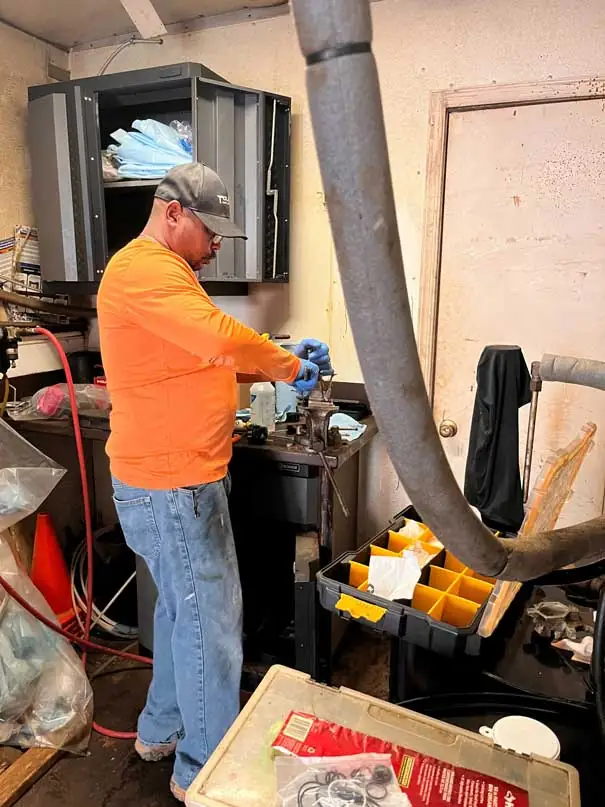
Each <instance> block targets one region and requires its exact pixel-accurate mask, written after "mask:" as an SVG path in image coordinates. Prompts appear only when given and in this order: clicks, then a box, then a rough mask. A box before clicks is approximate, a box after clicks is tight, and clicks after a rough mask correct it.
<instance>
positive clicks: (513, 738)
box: [479, 715, 561, 759]
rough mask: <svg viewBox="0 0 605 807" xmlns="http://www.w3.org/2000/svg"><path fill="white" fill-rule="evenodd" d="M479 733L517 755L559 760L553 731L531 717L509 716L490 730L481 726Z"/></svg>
mask: <svg viewBox="0 0 605 807" xmlns="http://www.w3.org/2000/svg"><path fill="white" fill-rule="evenodd" d="M479 733H480V734H482V735H483V736H484V737H490V738H491V739H492V740H493V741H494V743H495V744H496V745H499V746H501V747H502V748H506V749H508V750H510V751H516V752H517V753H518V754H528V755H530V754H535V755H538V756H541V757H546V759H559V756H560V754H561V744H560V742H559V740H558V738H557V735H556V734H555V733H554V731H551V730H550V729H549V728H548V726H545V725H544V723H540V721H539V720H534V719H533V718H531V717H521V716H520V715H509V716H508V717H503V718H501V719H500V720H497V721H496V722H495V723H494V726H493V728H491V729H490V728H489V727H488V726H481V728H480V729H479Z"/></svg>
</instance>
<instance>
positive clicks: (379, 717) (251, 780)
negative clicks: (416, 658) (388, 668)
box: [187, 666, 580, 807]
mask: <svg viewBox="0 0 605 807" xmlns="http://www.w3.org/2000/svg"><path fill="white" fill-rule="evenodd" d="M291 711H300V712H306V713H309V714H314V715H316V716H317V717H319V718H321V719H323V720H328V721H331V722H334V723H339V724H340V725H343V726H346V727H347V728H350V729H355V730H357V731H361V732H364V733H365V734H369V735H371V736H374V737H379V738H380V739H383V740H387V741H389V742H392V743H395V744H397V745H401V746H404V747H405V748H408V749H413V750H414V751H417V752H420V753H422V754H426V755H427V756H430V757H436V758H437V759H439V760H442V761H444V762H447V763H450V764H452V765H455V766H458V767H460V768H468V769H470V770H472V771H476V772H478V773H480V774H484V775H485V776H491V777H495V778H497V779H500V780H503V781H504V782H507V783H508V784H511V785H516V786H517V787H518V788H521V789H522V790H526V791H527V792H528V794H529V805H530V807H580V786H579V777H578V773H577V771H576V770H575V768H572V767H571V766H570V765H565V764H563V763H560V762H551V761H550V760H546V759H542V758H540V757H527V756H521V755H518V754H516V753H514V752H512V751H504V750H503V749H500V748H497V747H495V746H494V744H493V742H492V740H490V739H485V738H483V737H481V736H480V735H479V734H473V733H472V732H469V731H465V730H464V729H460V728H457V727H456V726H450V725H449V724H447V723H442V722H441V721H439V720H435V719H433V718H429V717H424V716H423V715H419V714H416V713H415V712H411V711H408V710H407V709H403V708H402V707H400V706H394V705H393V704H391V703H387V702H386V701H381V700H377V699H376V698H371V697H369V696H368V695H363V694H361V693H359V692H354V691H353V690H350V689H343V688H341V689H339V690H337V689H332V688H330V687H327V686H323V685H322V684H316V683H315V682H313V681H312V680H311V679H310V677H309V676H308V675H305V674H304V673H301V672H297V671H295V670H290V669H288V668H287V667H280V666H275V667H272V668H271V669H270V670H269V672H268V673H267V675H266V676H265V678H264V679H263V681H262V683H261V685H260V686H259V687H258V689H257V690H256V692H255V693H254V695H253V696H252V698H251V699H250V700H249V702H248V703H247V705H246V706H245V708H244V710H243V711H242V713H241V714H240V716H239V717H238V719H237V720H236V721H235V723H234V724H233V726H232V727H231V729H230V730H229V732H228V733H227V734H226V736H225V738H224V739H223V741H222V742H221V744H220V745H219V747H218V748H217V749H216V751H215V752H214V754H213V755H212V757H211V758H210V760H209V761H208V762H207V764H206V765H205V766H204V768H203V769H202V770H201V771H200V773H199V774H198V776H197V778H196V779H195V781H194V782H193V784H192V785H191V787H190V788H189V790H188V791H187V805H189V807H197V805H200V807H201V806H202V805H204V807H277V805H278V804H279V801H278V799H277V796H276V789H275V772H274V763H273V756H272V749H271V744H272V742H273V740H274V739H275V737H276V735H277V733H278V731H279V729H280V728H281V726H282V724H283V722H284V721H285V720H286V718H287V717H288V715H289V714H290V712H291Z"/></svg>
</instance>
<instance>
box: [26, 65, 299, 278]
mask: <svg viewBox="0 0 605 807" xmlns="http://www.w3.org/2000/svg"><path fill="white" fill-rule="evenodd" d="M146 117H153V118H155V119H156V120H160V121H162V122H164V123H170V121H172V120H175V119H177V120H186V121H189V122H190V123H191V125H192V129H193V135H194V136H193V157H194V159H197V160H200V161H202V162H205V163H207V164H208V165H210V166H211V167H212V168H214V169H215V170H217V171H218V172H219V174H220V175H221V177H222V178H223V180H224V181H225V183H226V185H227V187H228V190H229V194H230V196H231V200H232V212H233V216H234V218H235V221H236V222H237V223H238V224H239V225H240V226H241V227H242V228H243V229H244V230H245V231H246V233H247V235H248V240H247V241H241V240H237V241H236V242H231V241H228V240H225V242H224V243H223V245H222V249H221V250H220V252H219V258H218V260H217V261H216V262H214V263H213V264H211V265H210V266H208V267H206V268H205V273H204V275H203V276H202V277H201V279H202V280H208V281H221V282H224V281H228V282H239V283H246V282H259V281H273V282H276V281H277V282H279V281H281V282H284V281H287V280H288V269H289V267H288V255H289V206H290V193H289V178H290V99H289V98H285V97H282V96H276V95H272V94H270V93H265V92H263V91H260V90H253V89H248V88H244V87H237V86H235V85H232V84H229V83H227V82H226V81H224V79H222V78H221V76H219V75H217V74H216V73H213V72H212V71H210V70H208V69H207V68H205V67H204V66H203V65H200V64H193V63H186V64H180V65H170V66H168V67H159V68H151V69H146V70H136V71H132V72H128V73H116V74H112V75H109V76H98V77H93V78H86V79H81V80H76V81H70V82H65V83H61V84H52V85H43V86H40V87H31V88H30V90H29V130H30V138H29V139H30V153H31V160H32V188H33V196H34V213H35V217H36V223H37V226H38V230H39V242H40V257H41V264H42V280H43V283H44V286H45V288H46V290H47V291H49V292H53V291H54V292H61V291H63V292H68V293H69V292H71V293H77V292H86V291H89V292H94V291H95V290H96V288H97V285H98V283H99V281H100V279H101V277H102V275H103V272H104V270H105V266H106V264H107V261H108V260H109V258H110V257H111V255H113V254H114V253H115V252H116V251H117V250H118V249H119V248H120V247H121V246H123V245H124V244H125V243H127V242H128V241H129V240H130V239H131V238H133V237H135V236H136V235H137V234H138V233H139V232H140V230H141V229H142V227H143V225H144V223H145V221H146V219H147V215H148V213H149V210H150V208H151V204H152V200H153V194H154V191H155V187H156V186H157V184H158V183H157V181H156V180H123V181H120V182H113V183H104V182H103V173H102V165H101V159H100V153H101V149H103V148H106V147H107V145H109V143H110V142H112V141H111V139H110V134H111V132H113V131H115V130H116V129H119V128H123V129H128V128H130V125H131V123H132V121H133V120H135V119H137V118H146ZM74 284H77V287H76V286H74Z"/></svg>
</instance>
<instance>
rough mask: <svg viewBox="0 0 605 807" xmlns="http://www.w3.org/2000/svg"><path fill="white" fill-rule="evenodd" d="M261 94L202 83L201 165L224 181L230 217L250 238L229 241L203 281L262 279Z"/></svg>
mask: <svg viewBox="0 0 605 807" xmlns="http://www.w3.org/2000/svg"><path fill="white" fill-rule="evenodd" d="M260 109H261V107H260V93H258V92H256V91H251V90H243V89H240V88H237V87H231V86H230V85H228V84H218V83H215V82H207V81H204V80H203V79H198V82H197V110H196V113H197V114H196V118H197V119H196V133H197V138H196V139H197V159H198V160H199V161H200V162H204V163H206V165H209V166H210V167H211V168H213V169H214V170H215V171H216V172H217V173H218V174H219V176H220V177H221V179H222V180H223V182H224V183H225V185H226V186H227V190H228V192H229V198H230V200H231V215H232V218H233V219H234V221H235V222H236V224H238V225H239V226H240V227H241V228H242V229H243V230H244V232H245V233H246V235H247V236H248V238H247V240H246V241H244V240H243V239H240V238H237V239H230V238H226V239H225V240H224V241H223V243H222V245H221V249H220V251H219V253H218V258H217V260H216V261H214V262H213V263H212V264H210V265H208V266H207V267H206V268H205V269H204V273H203V275H202V276H201V277H202V280H221V281H225V280H230V281H240V282H246V281H248V282H249V281H257V280H259V279H260V277H261V274H260V266H261V246H262V245H261V242H260V238H259V236H260V220H261V215H262V211H261V207H260V199H259V188H260V185H261V183H262V174H261V169H262V165H261V157H262V151H261V128H260V126H261V114H260Z"/></svg>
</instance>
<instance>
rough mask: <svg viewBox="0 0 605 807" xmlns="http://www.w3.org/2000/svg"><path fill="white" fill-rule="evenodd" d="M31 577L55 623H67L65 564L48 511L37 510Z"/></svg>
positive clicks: (69, 606)
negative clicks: (56, 620) (54, 617)
mask: <svg viewBox="0 0 605 807" xmlns="http://www.w3.org/2000/svg"><path fill="white" fill-rule="evenodd" d="M30 576H31V579H32V582H33V584H34V585H35V586H36V588H37V589H38V591H39V592H40V593H41V594H42V595H43V597H44V599H45V600H46V602H47V603H48V604H49V605H50V607H51V608H52V609H53V611H54V612H55V614H56V615H57V618H58V619H59V622H60V623H61V624H63V623H64V622H69V621H70V620H71V619H73V616H74V611H73V605H72V600H71V583H70V580H69V573H68V571H67V564H66V563H65V558H64V557H63V552H62V551H61V547H60V546H59V539H58V538H57V533H56V532H55V528H54V527H53V523H52V521H51V519H50V516H49V515H48V513H39V514H38V518H37V520H36V534H35V536H34V555H33V559H32V570H31V575H30Z"/></svg>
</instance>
